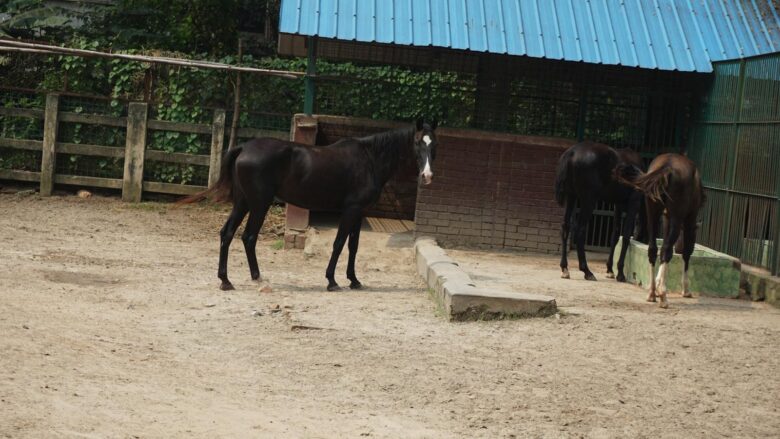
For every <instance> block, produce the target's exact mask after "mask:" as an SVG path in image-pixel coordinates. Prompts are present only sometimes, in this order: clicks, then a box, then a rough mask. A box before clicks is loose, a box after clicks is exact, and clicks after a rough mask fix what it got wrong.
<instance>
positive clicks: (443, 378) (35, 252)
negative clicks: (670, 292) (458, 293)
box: [0, 194, 780, 438]
mask: <svg viewBox="0 0 780 439" xmlns="http://www.w3.org/2000/svg"><path fill="white" fill-rule="evenodd" d="M226 213H227V212H226V210H225V208H215V207H210V206H195V207H190V208H184V209H171V208H170V207H169V206H167V205H164V204H156V203H144V204H141V205H128V204H123V203H121V202H119V201H117V200H116V199H109V198H101V197H92V198H88V199H79V198H76V197H52V198H49V199H40V198H38V197H37V196H35V195H32V196H19V195H14V194H0V242H1V243H2V245H0V437H25V438H48V437H54V438H59V437H68V438H70V437H90V438H91V437H96V438H97V437H101V438H102V437H127V438H133V437H209V438H214V437H305V438H332V437H388V438H400V437H403V438H423V437H425V438H449V437H490V438H493V437H580V436H585V437H653V438H655V437H708V438H709V437H721V436H723V437H771V436H775V437H777V436H778V435H780V416H779V415H780V413H778V401H780V380H778V375H777V371H778V370H780V344H778V340H780V312H778V310H776V309H772V308H769V307H767V306H764V305H762V304H752V303H749V302H743V301H728V300H699V299H692V300H683V299H681V298H672V300H671V309H670V310H668V311H663V310H659V309H658V308H657V307H656V306H653V305H651V304H647V303H645V302H644V301H643V299H644V294H643V292H642V291H640V290H639V289H638V288H636V287H633V286H628V285H620V284H616V283H615V282H614V281H608V280H606V279H603V280H601V281H600V282H597V283H590V282H585V281H583V280H579V279H581V277H580V276H579V275H578V273H573V274H574V277H575V279H572V280H569V281H564V280H561V279H559V278H558V269H557V261H556V259H555V258H550V257H546V256H528V255H516V254H501V253H498V254H496V253H480V252H462V251H455V252H452V253H453V256H454V257H455V258H456V259H458V260H461V262H462V263H463V265H464V266H466V268H467V269H468V270H469V271H471V272H472V274H473V275H474V277H475V279H477V282H479V283H484V284H485V285H496V286H498V287H501V288H516V289H520V290H526V291H534V292H541V293H546V294H551V295H553V296H555V297H556V298H558V303H559V305H560V307H561V309H562V313H561V317H560V318H556V317H551V318H546V319H532V320H522V321H499V322H478V323H449V322H446V321H444V320H443V319H442V318H441V317H439V316H437V315H435V310H434V306H433V304H432V302H431V300H430V299H429V298H428V296H427V294H426V292H425V291H424V289H423V287H422V282H421V281H420V280H419V279H418V278H417V276H416V274H415V272H414V268H413V267H414V266H413V252H412V248H411V242H412V241H411V236H410V235H409V234H399V235H386V234H379V233H371V232H364V234H363V236H362V237H361V249H360V250H361V253H360V255H359V256H358V275H359V276H360V278H361V280H362V281H363V283H364V284H365V285H366V286H368V287H369V288H368V289H367V290H365V291H349V290H347V291H343V292H338V293H328V292H325V291H324V286H325V279H324V268H325V265H326V260H327V256H328V255H327V249H328V248H329V246H330V242H329V240H330V239H331V237H332V234H333V232H332V231H327V230H326V231H323V232H322V234H321V235H320V237H319V239H318V240H317V245H316V246H315V255H314V256H312V257H309V258H307V257H305V256H304V255H303V253H302V252H301V251H283V250H281V251H277V250H273V248H272V247H273V245H274V243H275V241H276V239H277V238H276V237H274V236H269V237H268V238H267V239H265V240H263V241H262V242H260V243H258V254H259V256H260V264H261V269H262V270H263V272H264V274H265V276H267V278H268V279H269V280H270V282H271V285H272V287H273V292H271V293H260V292H258V287H257V285H256V284H254V283H253V282H251V281H250V280H249V273H248V270H247V268H246V262H245V258H244V255H243V249H242V248H241V247H242V246H241V244H240V241H238V240H237V241H236V242H235V243H234V246H233V251H232V253H231V259H230V274H231V280H232V281H233V283H234V284H235V285H236V288H237V289H236V291H233V292H229V293H223V292H221V291H219V289H218V285H219V282H218V280H217V279H216V262H217V231H218V230H219V228H220V227H221V225H222V222H223V221H224V218H225V215H226ZM593 265H594V266H595V265H596V263H595V262H594V263H593ZM345 268H346V267H345V264H344V263H343V260H342V264H341V265H340V266H339V270H338V273H339V277H338V280H339V281H340V282H341V283H342V284H346V279H345V278H344V276H343V273H344V270H345ZM602 277H603V276H602Z"/></svg>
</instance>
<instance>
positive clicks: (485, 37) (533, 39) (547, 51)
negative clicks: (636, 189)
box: [280, 0, 780, 72]
mask: <svg viewBox="0 0 780 439" xmlns="http://www.w3.org/2000/svg"><path fill="white" fill-rule="evenodd" d="M773 4H777V2H776V0H282V10H281V18H280V31H281V32H282V33H289V34H299V35H308V36H319V37H323V38H334V39H340V40H352V41H361V42H377V43H392V44H399V45H414V46H437V47H446V48H452V49H463V50H471V51H475V52H490V53H500V54H509V55H527V56H531V57H538V58H550V59H562V60H567V61H584V62H589V63H600V64H618V65H624V66H631V67H642V68H649V69H661V70H681V71H698V72H710V71H712V64H711V63H712V62H713V61H722V60H725V59H734V58H742V57H748V56H753V55H760V54H764V53H771V52H777V51H780V11H778V10H777V8H776V6H773Z"/></svg>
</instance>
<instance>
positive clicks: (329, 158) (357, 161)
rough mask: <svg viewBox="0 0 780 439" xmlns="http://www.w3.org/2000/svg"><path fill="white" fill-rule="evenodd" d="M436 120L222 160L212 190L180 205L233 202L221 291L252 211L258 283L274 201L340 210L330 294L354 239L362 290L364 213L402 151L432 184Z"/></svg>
mask: <svg viewBox="0 0 780 439" xmlns="http://www.w3.org/2000/svg"><path fill="white" fill-rule="evenodd" d="M435 129H436V122H433V123H431V124H427V123H423V121H422V120H418V121H417V125H416V126H410V127H408V128H400V129H397V130H393V131H388V132H384V133H379V134H375V135H372V136H367V137H362V138H349V139H343V140H340V141H338V142H336V143H334V144H332V145H328V146H308V145H302V144H298V143H293V142H286V141H283V140H278V139H270V138H262V139H254V140H250V141H249V142H247V143H244V144H243V145H241V146H238V147H236V148H234V149H232V150H230V151H228V153H227V154H226V155H225V157H224V159H223V163H222V169H221V173H220V177H219V180H218V181H217V182H216V183H215V184H214V186H212V187H211V188H209V189H207V190H205V191H203V192H201V193H199V194H195V195H193V196H190V197H187V198H185V199H183V200H181V201H179V203H193V202H196V201H200V200H203V199H205V198H208V197H212V198H213V199H214V200H215V201H232V202H233V211H232V212H231V213H230V216H229V217H228V219H227V222H225V225H224V227H222V231H221V232H220V237H221V241H220V249H219V269H218V271H217V277H219V279H220V280H221V281H222V285H221V288H222V289H223V290H230V289H233V285H232V284H231V283H230V281H229V280H228V276H227V258H228V248H229V247H230V242H231V241H232V240H233V235H235V233H236V229H238V226H239V225H240V224H241V221H243V219H244V217H245V216H246V214H247V213H249V220H248V221H247V225H246V229H245V231H244V234H243V235H242V237H241V239H242V240H243V242H244V250H245V251H246V255H247V260H248V262H249V271H250V275H251V276H252V279H253V280H257V279H259V278H260V269H259V267H258V265H257V256H256V255H255V245H256V243H257V235H258V233H259V232H260V228H261V227H262V225H263V221H264V220H265V215H266V213H267V212H268V208H269V207H270V206H271V203H272V202H273V201H274V197H276V198H279V199H280V200H282V201H285V202H288V203H291V204H294V205H296V206H300V207H303V208H306V209H311V210H321V211H325V210H329V211H340V212H341V220H340V222H339V229H338V233H337V234H336V239H335V241H334V242H333V253H332V254H331V257H330V262H329V263H328V268H327V270H326V271H325V277H326V278H327V279H328V291H334V290H338V289H339V286H338V284H337V283H336V280H335V272H336V263H337V262H338V259H339V256H340V255H341V250H342V249H343V247H344V243H345V242H346V241H347V238H349V246H348V247H349V259H348V262H347V278H348V279H349V280H350V288H353V289H358V288H361V287H362V284H361V283H360V281H358V278H357V276H356V275H355V255H356V254H357V250H358V243H359V240H360V226H361V223H362V221H363V209H364V208H365V207H366V206H368V205H370V204H372V203H374V202H376V200H377V199H378V198H379V195H380V193H381V192H382V188H383V187H384V185H385V183H387V181H388V180H389V179H390V177H391V176H392V175H393V174H394V173H395V172H396V169H397V168H398V164H399V162H400V157H401V155H402V153H404V152H405V151H407V150H408V152H409V154H414V156H415V157H416V159H417V167H418V170H419V179H420V180H421V181H422V182H423V183H424V184H429V183H430V182H431V178H432V177H433V173H432V172H431V165H432V163H433V160H434V158H435V157H436V145H437V140H436V133H435V132H434V130H435Z"/></svg>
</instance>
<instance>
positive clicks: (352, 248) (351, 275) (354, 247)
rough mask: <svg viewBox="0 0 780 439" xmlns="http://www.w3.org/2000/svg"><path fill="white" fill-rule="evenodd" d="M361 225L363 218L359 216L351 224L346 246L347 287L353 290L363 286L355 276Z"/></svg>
mask: <svg viewBox="0 0 780 439" xmlns="http://www.w3.org/2000/svg"><path fill="white" fill-rule="evenodd" d="M362 225H363V218H362V217H361V218H359V219H357V220H356V221H355V224H354V225H353V226H352V231H351V232H350V234H349V241H348V244H347V248H348V249H349V260H348V262H347V279H349V281H350V284H349V288H350V289H353V290H359V289H362V288H363V284H362V283H360V281H359V280H358V278H357V275H356V274H355V257H356V256H357V251H358V246H359V244H360V227H361V226H362Z"/></svg>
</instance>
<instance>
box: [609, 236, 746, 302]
mask: <svg viewBox="0 0 780 439" xmlns="http://www.w3.org/2000/svg"><path fill="white" fill-rule="evenodd" d="M622 239H623V238H620V241H618V244H617V245H616V246H615V253H614V259H615V261H617V260H618V257H619V256H620V247H621V242H622ZM658 251H659V253H660V251H661V244H660V242H659V245H658ZM659 259H660V256H659ZM649 265H650V263H649V262H648V260H647V244H643V243H641V242H639V241H635V240H633V239H632V240H631V243H630V244H629V246H628V249H627V252H626V260H625V265H624V268H623V272H624V273H625V275H626V280H627V281H628V282H631V283H633V284H637V285H640V286H642V287H643V288H645V289H648V288H649V285H650V277H649V275H650V270H649ZM659 265H660V264H659V263H658V262H656V266H655V267H654V270H653V273H654V275H657V273H658V267H659ZM741 267H742V264H741V263H740V261H739V259H737V258H735V257H733V256H729V255H727V254H724V253H720V252H717V251H715V250H712V249H711V248H709V247H705V246H703V245H699V244H696V247H695V248H694V251H693V255H691V261H690V264H689V266H688V279H689V281H690V289H691V292H692V293H695V294H699V295H702V296H709V297H728V298H736V297H738V296H739V280H740V272H741ZM682 269H683V260H682V256H681V255H678V254H675V255H674V256H673V257H672V260H671V262H670V263H669V272H668V275H667V277H666V285H667V288H668V289H669V291H672V292H680V291H682Z"/></svg>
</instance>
